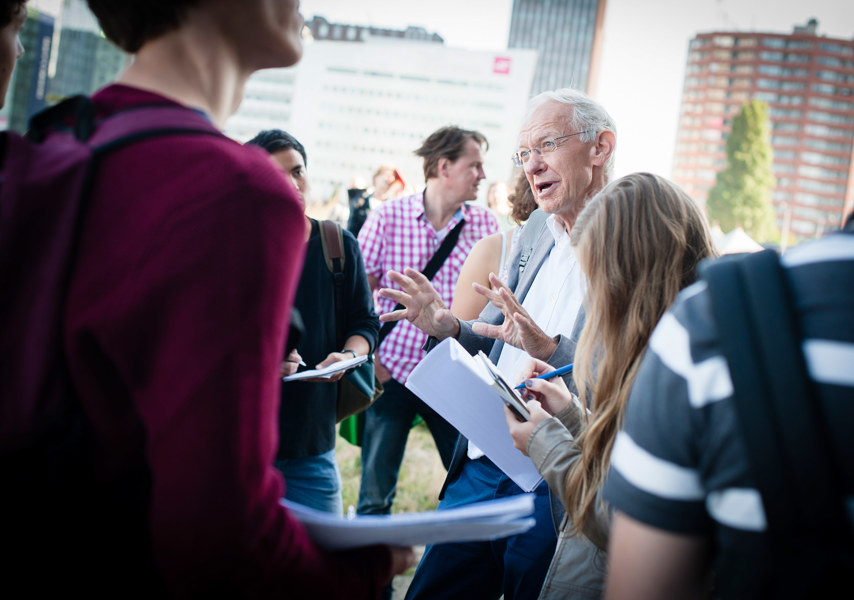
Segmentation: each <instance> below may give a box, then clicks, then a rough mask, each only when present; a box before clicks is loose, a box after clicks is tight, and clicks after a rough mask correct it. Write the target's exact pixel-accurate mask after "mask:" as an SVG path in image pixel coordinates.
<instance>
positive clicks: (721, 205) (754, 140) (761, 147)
mask: <svg viewBox="0 0 854 600" xmlns="http://www.w3.org/2000/svg"><path fill="white" fill-rule="evenodd" d="M726 156H727V164H726V167H725V168H724V169H723V171H721V172H719V173H718V175H717V182H716V183H715V186H714V187H713V188H712V189H711V190H709V196H708V199H707V201H706V204H707V206H708V209H709V219H710V220H711V221H712V222H715V221H717V223H718V224H719V225H720V227H721V229H722V230H723V231H725V232H726V231H730V230H732V229H733V228H735V227H737V226H741V227H742V228H743V229H744V231H745V232H746V233H747V234H748V235H750V236H751V237H752V238H753V239H755V240H756V241H758V242H772V241H778V240H779V237H780V234H779V232H778V231H777V227H776V225H775V223H774V209H773V206H772V204H771V193H772V192H773V190H774V186H775V185H776V180H775V179H774V172H773V170H772V168H771V167H772V163H773V159H774V152H773V149H772V148H771V128H770V125H769V123H768V105H767V104H766V103H765V102H762V101H759V100H752V101H750V102H748V103H746V104H745V105H744V106H743V107H742V109H741V112H740V113H739V114H738V116H736V117H735V119H733V121H732V131H731V132H730V134H729V137H727V140H726Z"/></svg>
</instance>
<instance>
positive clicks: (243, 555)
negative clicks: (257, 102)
mask: <svg viewBox="0 0 854 600" xmlns="http://www.w3.org/2000/svg"><path fill="white" fill-rule="evenodd" d="M95 101H96V105H97V106H98V109H99V112H100V113H101V114H109V113H112V112H114V111H117V110H121V109H123V108H127V107H129V106H133V105H136V104H140V103H150V102H154V103H158V102H168V100H166V99H164V98H162V97H160V96H157V95H154V94H150V93H148V92H143V91H141V90H137V89H133V88H129V87H124V86H110V87H108V88H106V89H104V90H102V91H101V92H99V93H98V94H97V95H96V96H95ZM303 227H304V220H303V216H302V211H301V209H300V205H299V203H298V202H297V199H296V196H295V193H294V192H293V190H292V188H291V187H290V184H288V183H286V181H285V178H284V177H282V174H281V173H280V172H279V171H277V170H276V169H275V168H274V167H273V165H272V164H271V163H270V161H269V158H268V157H267V156H266V155H265V154H264V153H262V152H261V151H259V150H257V149H254V148H245V147H242V146H241V145H239V144H238V143H236V142H234V141H232V140H229V139H228V138H226V137H224V136H223V137H221V138H220V137H213V136H193V135H181V136H172V137H160V138H154V139H151V140H147V141H142V142H139V143H136V144H134V145H132V146H130V147H129V148H127V149H124V150H120V151H118V152H116V153H114V154H112V155H109V156H108V157H107V158H106V160H105V161H103V164H101V166H100V169H99V171H98V176H97V179H96V184H95V188H94V194H93V198H92V205H91V208H90V210H89V214H88V217H87V220H86V225H85V228H84V230H83V231H84V233H83V237H82V243H81V247H80V253H79V260H78V264H77V268H76V272H75V274H74V277H73V281H72V285H71V290H70V298H69V304H68V312H67V324H66V340H65V342H66V350H67V353H68V356H69V357H70V366H71V373H72V377H73V382H74V385H75V387H76V389H77V391H78V393H79V395H80V399H81V402H82V403H83V406H84V408H85V412H86V416H87V418H88V420H89V422H90V423H91V424H92V426H93V428H94V440H95V442H94V448H95V457H96V477H97V480H98V481H99V482H100V483H101V484H103V486H104V489H105V490H107V492H105V494H103V495H102V496H101V498H103V499H105V500H103V504H104V508H103V509H99V510H98V511H92V512H95V513H97V514H95V515H94V516H92V515H89V516H87V517H86V518H89V519H91V520H92V523H91V527H90V529H91V530H92V531H93V539H94V540H96V542H97V543H99V544H100V545H102V546H112V547H110V548H106V549H105V548H102V549H100V550H96V551H95V554H94V555H92V557H91V558H92V559H96V560H98V561H99V560H101V559H103V560H104V561H106V562H107V563H108V564H111V565H115V573H116V576H118V575H117V574H118V572H121V571H122V570H124V566H122V565H125V564H126V563H128V562H132V563H133V564H136V563H145V562H146V561H148V562H150V565H149V566H150V569H148V570H146V569H142V568H141V569H138V571H139V572H138V573H136V574H132V575H130V576H129V577H128V578H129V579H136V580H135V581H134V580H131V581H127V580H126V581H125V583H126V584H127V588H126V589H124V590H116V597H122V596H125V595H133V590H136V591H139V592H142V590H144V589H147V588H151V589H152V590H156V589H158V587H160V586H162V587H160V589H161V591H163V590H164V588H165V592H166V594H168V595H170V596H179V597H187V596H197V595H203V594H204V595H210V594H213V595H214V596H215V597H222V596H241V597H276V598H343V597H346V598H352V599H355V598H370V597H375V596H376V595H377V594H378V590H379V588H380V587H381V584H382V581H383V580H384V578H385V576H386V575H387V574H388V571H389V568H390V558H389V553H388V550H387V549H385V548H372V549H365V550H362V551H360V552H355V553H348V554H346V555H344V554H334V553H325V552H323V551H321V550H319V549H318V548H317V547H316V546H315V545H314V544H313V543H312V541H311V540H310V539H309V538H308V536H307V534H306V531H305V529H304V528H303V527H302V526H301V525H300V524H299V523H298V522H297V521H295V520H294V519H293V518H292V516H291V515H290V514H289V513H288V511H286V510H285V509H284V508H283V507H281V505H280V504H279V498H280V497H281V495H282V485H283V482H282V480H281V478H280V476H279V475H278V473H277V471H276V470H275V469H274V468H273V466H272V461H273V456H274V453H275V450H276V446H277V441H278V440H277V414H278V403H279V387H280V385H281V383H280V378H279V377H278V372H279V365H280V361H281V357H282V348H283V347H284V338H285V332H286V327H287V322H288V316H289V314H290V307H291V305H292V302H293V297H294V293H295V289H296V284H297V281H298V278H299V271H300V265H302V262H303V252H304V237H303V236H304V229H303ZM101 514H103V515H104V517H103V519H101V518H100V517H99V516H98V515H101ZM105 540H106V541H105ZM98 552H100V553H101V554H100V558H98V557H99V554H98ZM74 560H78V561H79V562H80V565H81V566H80V567H79V568H80V569H83V570H84V571H85V570H87V569H91V570H92V576H93V577H107V578H109V577H110V576H111V573H112V572H111V571H110V570H109V569H103V565H101V564H92V563H93V562H94V561H93V560H91V559H90V558H89V557H87V556H86V555H85V554H83V555H82V559H81V557H74ZM46 571H47V572H49V571H50V568H49V567H48V568H47V569H46ZM130 572H132V569H131V571H130ZM148 577H151V581H149V580H148ZM128 578H126V579H128ZM149 584H150V585H149ZM118 585H121V583H119V584H118ZM144 593H145V594H148V593H149V592H144Z"/></svg>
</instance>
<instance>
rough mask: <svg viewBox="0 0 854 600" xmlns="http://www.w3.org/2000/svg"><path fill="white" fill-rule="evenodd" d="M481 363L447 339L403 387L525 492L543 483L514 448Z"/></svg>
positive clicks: (488, 376) (500, 409)
mask: <svg viewBox="0 0 854 600" xmlns="http://www.w3.org/2000/svg"><path fill="white" fill-rule="evenodd" d="M485 369H486V367H484V366H483V365H481V364H478V362H477V361H476V360H475V359H474V357H473V356H471V355H470V354H469V353H468V352H466V350H465V348H463V347H462V346H461V345H460V343H459V342H458V341H457V340H455V339H453V338H448V339H446V340H444V341H443V342H441V343H440V344H439V345H437V346H436V347H435V348H433V349H432V350H431V351H430V352H429V353H428V354H427V356H425V357H424V358H423V359H421V362H420V363H418V365H417V366H416V367H415V369H413V370H412V372H411V373H410V374H409V378H408V379H407V380H406V387H407V388H409V389H410V390H412V392H413V393H414V394H415V395H416V396H418V397H419V398H421V399H422V400H423V401H424V402H426V403H427V404H428V405H430V407H431V408H433V410H435V411H436V412H437V413H439V414H440V415H442V417H443V418H444V419H445V420H446V421H448V422H449V423H450V424H451V425H453V426H454V427H456V428H457V430H458V431H459V432H460V433H462V434H463V435H464V436H465V437H466V438H468V439H469V440H471V441H472V442H473V443H474V444H475V445H476V446H477V447H478V448H480V449H481V450H482V451H483V453H484V454H485V455H486V456H487V457H489V459H490V460H491V461H492V462H494V463H495V465H496V466H497V467H498V468H499V469H501V470H502V471H504V473H505V474H506V475H507V476H508V477H509V478H510V479H512V480H513V481H514V482H515V483H516V485H518V486H519V487H520V488H522V489H523V490H525V491H526V492H530V491H531V490H533V489H534V488H536V487H537V485H538V484H539V483H540V481H542V477H541V476H540V473H539V472H538V471H537V468H536V467H535V466H534V463H533V462H531V459H530V458H528V457H527V456H525V455H524V454H522V453H521V452H519V451H518V450H517V449H516V448H515V447H514V446H513V438H512V437H511V436H510V432H509V431H508V429H507V421H506V420H505V418H504V402H503V401H502V400H501V396H500V395H499V394H498V392H497V391H495V390H494V389H493V388H492V386H491V385H490V384H489V381H490V379H491V377H490V375H489V374H488V373H486V372H485Z"/></svg>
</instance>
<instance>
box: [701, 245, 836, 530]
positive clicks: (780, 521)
mask: <svg viewBox="0 0 854 600" xmlns="http://www.w3.org/2000/svg"><path fill="white" fill-rule="evenodd" d="M702 277H703V278H704V279H705V280H706V281H707V282H708V285H709V291H710V295H711V304H712V311H713V314H714V316H715V320H716V323H717V327H718V331H719V334H720V342H721V347H722V349H723V352H724V355H725V357H726V360H727V364H728V366H729V371H730V375H731V377H732V382H733V386H734V390H735V392H734V400H735V407H736V410H737V414H738V419H739V422H740V426H741V429H742V434H743V436H742V437H743V439H744V443H745V446H746V447H747V451H748V454H749V458H750V463H751V468H752V473H753V476H754V478H755V481H756V483H757V486H758V489H759V492H760V494H761V496H762V504H763V506H764V508H765V514H766V518H767V522H768V532H769V535H771V536H772V538H773V539H774V543H775V546H778V547H781V546H790V545H791V543H792V542H794V543H797V541H796V540H798V539H811V540H817V541H819V542H820V543H821V544H822V545H827V546H829V547H832V546H834V545H836V543H837V542H838V541H839V540H840V539H841V537H840V536H845V535H846V532H845V529H846V528H845V527H844V525H843V524H844V523H846V522H847V521H848V520H847V516H846V511H845V507H844V503H843V498H842V494H841V493H840V488H839V485H838V481H839V479H838V477H837V476H836V475H837V473H836V472H835V469H834V463H835V461H834V459H833V453H832V452H831V448H830V447H829V442H828V440H829V436H828V435H827V432H826V427H825V424H824V422H823V420H822V419H821V416H820V415H821V407H820V406H819V405H818V398H817V395H816V393H815V390H814V386H813V383H812V381H811V380H810V379H809V377H808V374H807V369H806V363H805V360H804V357H803V353H802V352H801V339H802V336H801V335H800V332H799V328H798V323H799V320H798V314H797V311H796V310H795V306H794V301H793V298H792V292H791V289H790V287H789V285H788V282H787V280H786V273H785V271H784V270H783V268H782V267H781V265H780V261H779V257H778V256H777V253H776V252H774V251H772V250H766V251H764V252H758V253H755V254H751V255H740V256H732V257H724V258H722V259H719V260H717V261H713V262H710V263H707V264H704V265H703V267H702Z"/></svg>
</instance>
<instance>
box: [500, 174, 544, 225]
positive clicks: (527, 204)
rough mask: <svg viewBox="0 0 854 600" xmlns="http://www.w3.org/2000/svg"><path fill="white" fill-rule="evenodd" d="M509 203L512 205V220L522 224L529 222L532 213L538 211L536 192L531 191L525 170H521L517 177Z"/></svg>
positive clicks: (508, 199)
mask: <svg viewBox="0 0 854 600" xmlns="http://www.w3.org/2000/svg"><path fill="white" fill-rule="evenodd" d="M507 202H508V203H509V204H510V218H511V219H513V220H514V221H516V222H517V223H520V224H521V223H524V222H525V221H527V220H528V217H530V216H531V213H532V212H534V211H535V210H537V201H536V200H535V199H534V190H532V189H531V184H530V183H528V178H527V177H526V176H525V171H524V170H523V169H519V173H518V174H517V175H516V184H515V185H514V186H513V191H512V192H510V194H509V195H508V196H507Z"/></svg>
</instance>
